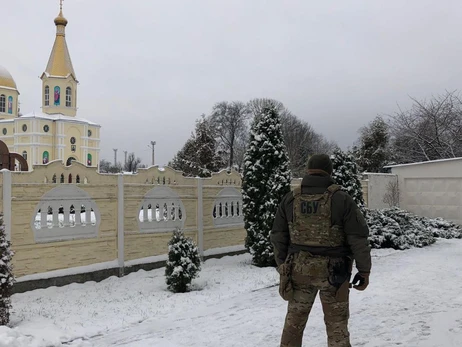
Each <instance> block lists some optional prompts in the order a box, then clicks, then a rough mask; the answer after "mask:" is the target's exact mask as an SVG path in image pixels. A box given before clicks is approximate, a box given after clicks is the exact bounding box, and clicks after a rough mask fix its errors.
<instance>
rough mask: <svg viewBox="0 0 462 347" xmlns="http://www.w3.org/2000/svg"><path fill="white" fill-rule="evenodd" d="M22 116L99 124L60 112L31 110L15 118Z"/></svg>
mask: <svg viewBox="0 0 462 347" xmlns="http://www.w3.org/2000/svg"><path fill="white" fill-rule="evenodd" d="M23 118H40V119H48V120H52V121H58V120H62V121H69V122H77V123H87V124H89V125H94V126H98V127H99V126H100V125H99V124H97V123H94V122H91V121H89V120H87V119H84V118H77V117H69V116H65V115H63V114H61V113H57V114H45V113H42V112H32V113H28V114H25V115H23V116H21V117H18V118H15V119H23ZM10 121H11V120H10ZM0 122H2V121H1V120H0Z"/></svg>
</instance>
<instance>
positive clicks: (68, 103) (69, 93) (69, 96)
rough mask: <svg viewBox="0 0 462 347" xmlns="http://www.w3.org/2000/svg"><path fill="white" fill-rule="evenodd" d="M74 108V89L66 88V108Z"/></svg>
mask: <svg viewBox="0 0 462 347" xmlns="http://www.w3.org/2000/svg"><path fill="white" fill-rule="evenodd" d="M71 106H72V89H71V87H67V88H66V107H71Z"/></svg>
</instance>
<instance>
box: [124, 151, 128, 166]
mask: <svg viewBox="0 0 462 347" xmlns="http://www.w3.org/2000/svg"><path fill="white" fill-rule="evenodd" d="M127 153H128V151H124V154H125V161H124V165H127Z"/></svg>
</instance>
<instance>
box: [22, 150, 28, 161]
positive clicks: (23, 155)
mask: <svg viewBox="0 0 462 347" xmlns="http://www.w3.org/2000/svg"><path fill="white" fill-rule="evenodd" d="M22 157H23V158H24V159H26V160H27V152H26V151H23V152H22Z"/></svg>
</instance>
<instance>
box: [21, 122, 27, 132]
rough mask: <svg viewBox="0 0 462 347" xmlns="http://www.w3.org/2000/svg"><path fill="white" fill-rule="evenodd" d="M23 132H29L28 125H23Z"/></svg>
mask: <svg viewBox="0 0 462 347" xmlns="http://www.w3.org/2000/svg"><path fill="white" fill-rule="evenodd" d="M22 131H24V132H26V131H27V125H26V124H23V125H22Z"/></svg>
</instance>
